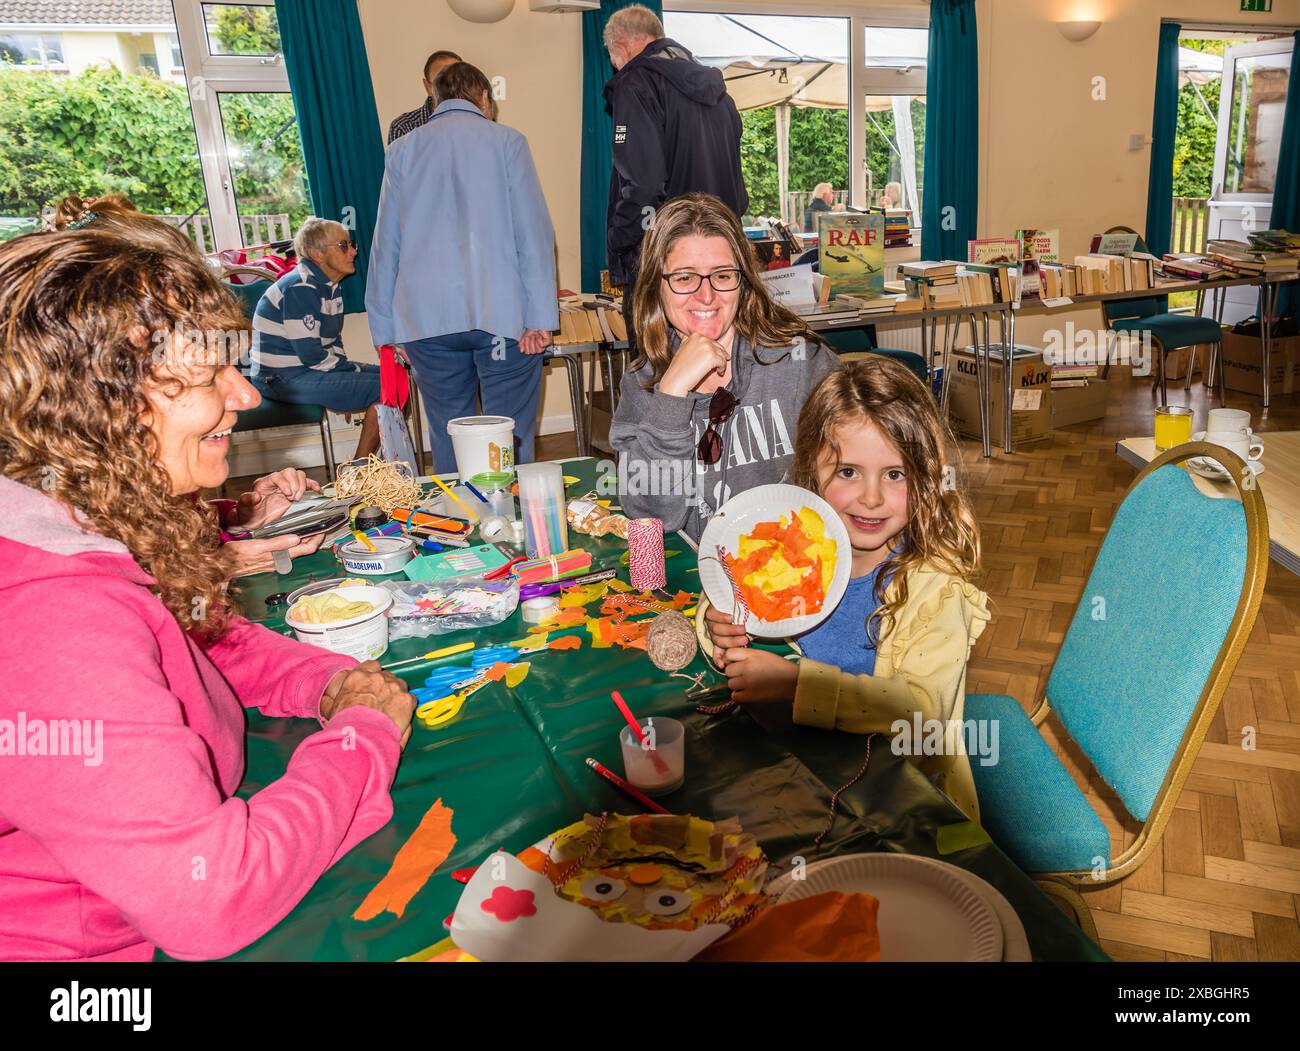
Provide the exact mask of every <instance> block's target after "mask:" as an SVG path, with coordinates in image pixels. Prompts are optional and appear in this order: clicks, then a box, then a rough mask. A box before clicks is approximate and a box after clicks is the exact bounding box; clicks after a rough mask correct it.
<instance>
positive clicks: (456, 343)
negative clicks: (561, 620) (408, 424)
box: [366, 62, 560, 473]
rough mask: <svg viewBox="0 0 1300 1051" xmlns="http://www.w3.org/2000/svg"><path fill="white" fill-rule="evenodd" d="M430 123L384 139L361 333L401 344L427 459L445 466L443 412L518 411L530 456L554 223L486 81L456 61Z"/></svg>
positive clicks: (521, 141)
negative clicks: (426, 435) (424, 418)
mask: <svg viewBox="0 0 1300 1051" xmlns="http://www.w3.org/2000/svg"><path fill="white" fill-rule="evenodd" d="M435 89H436V91H437V96H438V98H440V99H441V100H442V101H441V102H440V103H439V105H438V107H437V109H435V110H434V113H433V116H432V117H431V118H430V120H429V122H428V123H427V124H425V125H424V126H423V127H421V128H417V129H416V130H414V131H412V132H410V133H409V134H407V135H404V136H403V137H402V138H400V139H398V140H397V141H396V142H394V143H393V144H392V146H390V147H389V148H388V154H387V158H386V160H385V164H384V185H383V189H382V190H381V192H380V196H379V218H378V222H377V225H376V230H375V238H374V246H373V248H372V250H371V257H370V270H369V277H368V280H367V283H366V312H367V315H368V318H369V322H370V334H371V336H372V338H373V339H374V341H375V343H376V344H378V345H382V344H386V343H392V344H398V345H401V346H402V347H403V348H404V349H405V351H406V354H407V356H408V357H409V358H410V361H411V365H412V368H413V370H414V373H415V381H416V384H417V385H418V386H419V388H420V395H421V397H422V399H423V401H424V403H425V406H426V412H427V414H428V417H429V427H430V432H431V433H430V438H431V444H432V447H433V451H434V467H435V470H437V471H438V472H440V473H442V472H451V471H454V470H456V458H455V454H454V453H453V451H452V445H451V439H450V437H449V436H448V434H447V422H448V421H449V420H452V419H455V418H456V417H458V416H473V415H476V414H477V412H478V407H477V402H478V399H479V396H480V394H481V396H482V403H483V412H484V413H485V414H487V415H493V416H509V417H511V418H512V419H514V421H515V438H516V440H517V442H518V452H517V462H519V463H527V462H529V461H531V460H532V458H533V440H534V437H535V435H536V431H537V402H538V397H539V395H540V393H541V387H542V358H541V354H542V351H543V350H545V349H546V347H547V346H549V345H550V342H551V331H552V330H553V329H556V328H558V327H559V323H560V317H559V306H558V303H557V299H556V280H555V232H554V230H553V228H552V226H551V217H550V213H549V212H548V211H547V208H546V199H545V197H543V195H542V186H541V183H540V182H539V181H538V178H537V169H536V168H535V167H534V165H533V157H532V154H531V153H530V152H529V149H528V140H527V139H525V138H524V136H523V135H522V134H520V133H519V132H517V131H515V130H514V129H513V128H507V127H505V126H503V125H500V124H497V123H495V122H494V121H493V120H492V118H491V114H492V112H493V106H492V96H491V85H490V84H489V83H488V79H487V77H486V76H484V75H483V73H482V71H481V70H479V69H477V68H476V67H474V66H472V65H470V64H469V63H468V62H457V63H456V64H455V65H452V66H448V67H447V68H446V69H444V70H443V71H442V72H441V73H439V74H438V77H437V80H436V82H435Z"/></svg>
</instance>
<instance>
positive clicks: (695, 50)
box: [664, 11, 925, 219]
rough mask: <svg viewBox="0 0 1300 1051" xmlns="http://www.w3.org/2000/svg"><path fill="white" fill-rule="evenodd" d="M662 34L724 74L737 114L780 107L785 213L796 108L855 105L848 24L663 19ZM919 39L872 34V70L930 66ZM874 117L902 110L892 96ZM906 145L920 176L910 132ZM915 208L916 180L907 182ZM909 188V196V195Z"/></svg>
mask: <svg viewBox="0 0 1300 1051" xmlns="http://www.w3.org/2000/svg"><path fill="white" fill-rule="evenodd" d="M664 31H665V32H666V33H667V34H668V36H669V37H671V38H672V39H673V40H676V41H677V42H678V43H679V44H681V45H682V46H683V47H685V48H686V49H687V50H689V51H690V52H691V54H693V55H694V56H695V58H696V59H697V60H698V61H699V62H701V63H703V64H704V65H706V66H713V67H714V68H715V69H720V70H721V71H722V76H723V79H724V80H725V81H726V82H727V93H728V94H729V95H730V96H731V98H732V101H734V102H735V104H736V108H737V109H739V110H751V109H763V108H766V107H768V106H773V107H776V140H777V182H778V185H779V188H780V197H781V210H782V213H783V218H787V219H788V218H790V216H788V215H786V214H785V213H786V211H787V208H786V196H787V188H788V182H789V150H790V107H792V106H800V107H809V108H820V109H845V108H847V107H848V105H849V37H848V33H849V28H848V20H847V19H843V18H815V17H797V16H782V15H723V14H701V13H687V12H672V11H668V12H665V13H664ZM919 36H920V34H918V33H917V31H916V30H907V29H873V30H872V32H871V35H870V37H869V41H868V43H869V47H870V53H869V54H868V55H867V56H866V61H867V65H868V66H871V67H875V68H884V69H896V70H899V71H900V72H909V71H911V70H913V69H917V68H924V66H925V46H924V43H923V41H922V42H921V43H920V45H919V46H918V37H919ZM867 108H868V109H870V110H873V111H888V110H897V109H898V106H897V104H896V103H895V102H894V101H893V100H892V99H891V98H890V97H888V96H881V97H876V98H873V99H871V100H870V101H869V102H868V105H867ZM905 138H906V142H903V143H897V144H894V145H895V148H896V149H898V150H899V151H900V154H901V155H903V162H904V169H905V170H908V169H909V168H910V169H911V170H913V171H914V166H915V157H914V155H912V156H908V155H907V154H909V153H911V152H912V151H911V150H910V147H911V134H910V126H909V128H908V129H907V134H906V136H905ZM904 182H905V184H906V185H905V187H904V191H905V195H906V196H907V197H908V198H909V199H910V200H909V203H910V205H911V207H912V208H913V209H914V210H915V208H916V206H917V205H916V194H915V190H914V189H911V188H912V187H914V186H915V176H914V175H913V177H912V178H911V179H905V180H904ZM909 190H910V192H909Z"/></svg>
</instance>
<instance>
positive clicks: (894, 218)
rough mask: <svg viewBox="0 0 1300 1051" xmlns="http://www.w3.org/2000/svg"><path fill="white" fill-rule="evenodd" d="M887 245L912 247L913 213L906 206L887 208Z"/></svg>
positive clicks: (887, 246)
mask: <svg viewBox="0 0 1300 1051" xmlns="http://www.w3.org/2000/svg"><path fill="white" fill-rule="evenodd" d="M884 213H885V247H886V248H911V247H912V213H911V212H909V211H908V210H907V209H906V208H886V209H884Z"/></svg>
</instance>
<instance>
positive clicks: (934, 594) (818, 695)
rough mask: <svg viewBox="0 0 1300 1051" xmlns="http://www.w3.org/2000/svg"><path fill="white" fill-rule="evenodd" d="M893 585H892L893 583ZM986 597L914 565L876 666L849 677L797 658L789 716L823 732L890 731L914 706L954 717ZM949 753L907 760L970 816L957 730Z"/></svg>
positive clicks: (925, 713) (975, 812)
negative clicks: (905, 599)
mask: <svg viewBox="0 0 1300 1051" xmlns="http://www.w3.org/2000/svg"><path fill="white" fill-rule="evenodd" d="M893 586H894V585H891V587H893ZM989 616H990V615H989V612H988V596H987V595H985V594H984V592H982V591H980V590H979V588H977V587H974V586H973V585H971V584H968V583H967V582H966V581H964V580H961V579H959V578H957V577H954V576H952V575H951V574H948V573H943V572H940V571H939V570H935V569H930V568H927V567H924V566H922V567H920V568H918V569H913V570H911V571H910V572H909V573H908V574H907V601H906V602H905V603H904V605H903V607H902V609H900V610H899V611H898V613H897V614H895V616H894V625H893V629H892V630H891V631H889V632H888V634H887V635H886V636H885V637H884V638H882V639H881V640H880V645H879V647H878V648H877V650H876V666H875V671H874V672H873V673H872V674H871V675H851V674H849V673H847V672H844V671H841V670H840V669H839V668H837V667H835V666H834V665H831V664H822V663H821V662H819V661H815V660H810V659H808V658H806V657H805V658H803V659H802V660H800V661H799V681H798V684H797V686H796V687H795V695H794V721H795V722H796V723H801V724H803V725H805V726H817V727H821V728H822V729H824V730H847V731H848V732H849V733H884V734H890V733H891V732H892V731H891V729H890V728H891V726H892V725H893V723H894V722H895V721H896V720H898V719H903V720H905V721H907V722H908V723H909V724H910V723H911V722H912V719H913V715H912V713H913V712H920V714H921V718H922V719H924V720H930V719H937V720H941V721H943V722H945V723H946V722H947V721H948V720H961V719H963V718H964V716H963V714H962V713H963V711H964V708H965V701H966V661H967V660H968V659H969V658H970V651H971V647H972V646H974V645H975V640H976V639H978V638H979V637H980V633H981V632H983V630H984V625H985V624H987V623H988V620H989ZM955 740H956V743H957V748H956V749H955V751H956V754H948V755H934V756H913V757H912V760H913V762H915V763H916V764H917V765H918V766H919V767H920V768H921V770H922V771H923V772H924V773H925V774H926V775H927V776H929V777H930V778H931V779H933V780H934V781H935V782H936V784H938V786H939V787H940V788H941V789H942V790H943V791H944V792H946V793H947V795H948V797H949V798H950V799H951V800H952V801H953V802H954V803H956V804H957V806H958V807H960V808H961V809H962V811H964V812H965V813H966V815H967V816H968V817H970V819H971V820H972V821H978V820H979V802H978V801H977V799H976V797H975V781H974V779H973V778H972V776H971V769H970V760H969V759H968V758H967V756H966V753H965V747H964V740H963V735H961V734H957V735H955Z"/></svg>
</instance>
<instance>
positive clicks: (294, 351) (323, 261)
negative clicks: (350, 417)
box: [248, 217, 379, 459]
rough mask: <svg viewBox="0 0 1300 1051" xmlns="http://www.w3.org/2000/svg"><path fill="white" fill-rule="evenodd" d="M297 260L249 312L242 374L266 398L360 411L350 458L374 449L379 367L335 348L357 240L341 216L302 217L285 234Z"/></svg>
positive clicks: (353, 269) (339, 345) (338, 344)
mask: <svg viewBox="0 0 1300 1051" xmlns="http://www.w3.org/2000/svg"><path fill="white" fill-rule="evenodd" d="M293 247H294V251H295V252H297V254H298V265H297V266H296V267H295V268H294V269H293V270H291V271H290V272H289V273H287V274H285V275H284V277H282V278H280V280H279V281H277V282H276V283H275V284H273V285H272V286H271V287H270V288H268V289H267V290H266V292H265V293H264V294H263V295H262V300H261V302H259V303H258V304H257V310H256V311H254V313H253V350H252V362H253V366H252V369H251V371H250V373H249V377H248V378H249V379H250V380H251V381H252V383H253V386H255V387H256V388H257V389H258V390H259V391H261V392H262V393H263V394H264V395H266V397H268V398H270V399H271V400H272V401H284V402H290V403H292V404H295V405H323V406H324V407H325V408H327V409H329V410H331V411H332V412H342V413H354V412H363V413H365V417H364V418H363V419H362V421H361V437H360V439H359V440H358V441H357V451H356V453H355V454H354V455H355V456H356V457H357V458H358V459H359V458H361V457H364V456H369V455H370V454H371V453H373V452H375V451H376V450H377V449H378V448H379V417H378V415H377V414H376V412H375V405H376V403H378V401H379V366H378V365H368V364H359V363H357V362H355V361H349V360H348V359H347V357H346V356H345V355H344V353H343V293H342V292H341V291H340V290H339V282H341V281H342V280H343V279H344V278H346V277H348V276H349V275H351V274H353V273H355V272H356V269H357V246H356V242H354V241H353V240H352V234H351V233H350V232H349V231H348V228H347V227H346V226H344V225H343V224H342V223H336V222H333V221H332V220H329V219H317V218H315V217H313V218H311V219H308V220H307V221H306V222H304V223H303V224H302V226H301V227H299V228H298V233H297V234H296V235H295V236H294V239H293Z"/></svg>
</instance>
